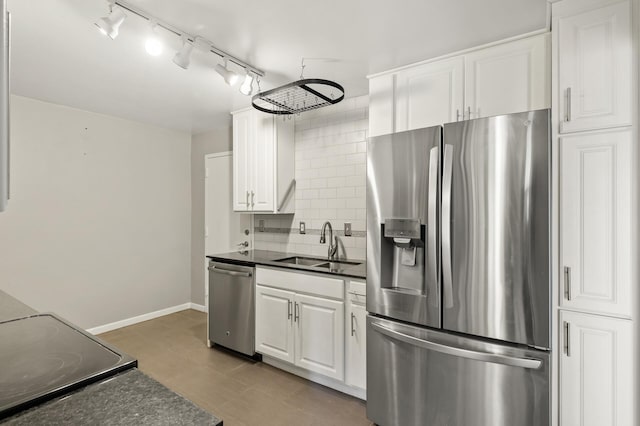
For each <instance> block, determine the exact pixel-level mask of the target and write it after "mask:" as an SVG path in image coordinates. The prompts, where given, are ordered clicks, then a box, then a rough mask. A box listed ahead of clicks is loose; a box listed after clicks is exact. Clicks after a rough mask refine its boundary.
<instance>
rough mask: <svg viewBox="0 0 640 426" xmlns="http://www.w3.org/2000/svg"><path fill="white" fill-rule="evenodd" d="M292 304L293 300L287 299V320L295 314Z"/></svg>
mask: <svg viewBox="0 0 640 426" xmlns="http://www.w3.org/2000/svg"><path fill="white" fill-rule="evenodd" d="M291 305H292V302H291V300H287V320H290V319H291V317H292V315H293V314H292V313H291Z"/></svg>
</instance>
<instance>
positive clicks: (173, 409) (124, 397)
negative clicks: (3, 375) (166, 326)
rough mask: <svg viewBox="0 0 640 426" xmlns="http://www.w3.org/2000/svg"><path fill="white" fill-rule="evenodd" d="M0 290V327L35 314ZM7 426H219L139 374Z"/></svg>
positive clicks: (22, 415) (91, 388)
mask: <svg viewBox="0 0 640 426" xmlns="http://www.w3.org/2000/svg"><path fill="white" fill-rule="evenodd" d="M37 313H38V312H37V311H36V310H35V309H32V308H31V307H29V306H27V305H25V304H24V303H22V302H20V301H19V300H17V299H16V298H14V297H12V296H10V295H8V294H7V293H5V292H4V291H2V290H0V322H1V321H8V320H11V319H14V318H24V317H27V316H30V315H34V314H37ZM0 424H3V425H4V424H8V425H51V424H65V425H80V424H99V425H102V424H109V425H178V424H189V425H222V420H220V419H218V418H216V417H215V416H213V415H211V414H209V413H207V412H206V411H204V410H202V409H200V408H198V407H197V406H195V405H194V404H193V403H192V402H190V401H189V400H187V399H185V398H183V397H182V396H180V395H178V394H176V393H175V392H173V391H171V390H170V389H168V388H166V387H165V386H164V385H162V384H160V383H158V382H157V381H155V380H153V379H151V378H149V377H148V376H146V375H144V374H143V373H142V372H141V371H139V370H138V369H137V368H133V369H130V370H126V371H124V372H122V373H120V374H118V375H116V376H112V377H109V378H107V379H104V380H102V381H99V382H96V383H92V384H90V385H88V386H85V387H83V388H80V389H78V390H76V391H74V392H72V393H69V394H66V395H64V396H61V397H58V398H55V399H52V400H50V401H48V402H45V403H42V404H39V405H36V406H34V407H33V408H30V409H28V410H25V411H22V412H19V413H17V414H15V415H13V416H11V417H8V418H5V419H2V420H0Z"/></svg>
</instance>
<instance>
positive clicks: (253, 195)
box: [251, 191, 256, 208]
mask: <svg viewBox="0 0 640 426" xmlns="http://www.w3.org/2000/svg"><path fill="white" fill-rule="evenodd" d="M255 195H256V194H255V193H254V192H253V191H251V208H253V206H254V205H255V203H254V202H253V199H254V197H255Z"/></svg>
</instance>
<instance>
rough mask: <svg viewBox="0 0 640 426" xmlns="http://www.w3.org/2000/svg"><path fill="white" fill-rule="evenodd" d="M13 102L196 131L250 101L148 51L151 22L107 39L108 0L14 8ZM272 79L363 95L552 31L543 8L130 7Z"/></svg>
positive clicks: (537, 2)
mask: <svg viewBox="0 0 640 426" xmlns="http://www.w3.org/2000/svg"><path fill="white" fill-rule="evenodd" d="M8 3H9V5H8V7H9V10H10V11H11V12H12V16H13V35H12V41H13V51H12V67H13V72H12V79H13V80H12V85H13V86H12V91H13V93H15V94H18V95H22V96H28V97H32V98H36V99H42V100H45V101H49V102H54V103H59V104H63V105H69V106H72V107H77V108H81V109H86V110H90V111H95V112H99V113H105V114H110V115H115V116H119V117H124V118H128V119H132V120H137V121H142V122H147V123H151V124H156V125H160V126H164V127H169V128H173V129H180V130H187V131H191V132H193V133H198V132H203V131H206V130H209V129H212V128H215V127H219V126H222V125H228V124H229V112H230V111H232V110H234V109H237V108H241V107H244V106H248V105H250V98H249V97H246V96H243V95H241V94H240V93H239V92H238V90H237V88H230V87H229V86H227V85H226V84H225V83H224V82H223V80H222V78H220V77H219V76H218V75H217V74H216V73H215V72H214V71H213V70H212V68H213V66H215V64H216V63H217V61H218V60H219V58H218V57H217V56H216V55H214V54H211V53H205V52H204V51H202V50H200V51H198V52H197V53H196V52H194V53H195V54H194V56H193V58H192V63H191V67H190V68H189V69H188V70H183V69H181V68H179V67H177V66H176V65H175V64H173V62H171V59H172V57H173V54H174V53H175V50H176V49H178V48H179V47H180V40H179V39H178V38H177V37H175V36H174V35H171V34H168V33H163V34H164V39H165V41H166V43H167V44H168V46H167V49H165V53H164V54H163V55H162V56H160V57H155V58H154V57H151V56H149V55H147V53H146V52H145V51H144V46H143V45H144V40H145V38H146V36H147V34H148V31H149V26H148V24H147V23H146V21H144V20H142V19H141V18H139V17H137V16H135V15H132V14H131V13H129V14H128V18H127V20H126V21H125V22H124V24H123V25H122V27H121V28H120V35H119V37H118V38H117V39H116V40H111V39H109V38H107V37H105V36H103V35H102V34H100V33H99V32H98V31H97V29H96V28H95V27H94V25H93V23H94V22H95V21H96V20H97V19H98V18H99V17H101V16H104V15H105V14H106V13H107V6H106V2H105V1H104V0H9V1H8ZM130 3H131V4H133V5H135V6H137V7H139V8H141V9H143V10H145V11H147V12H148V13H150V14H152V15H154V16H156V17H158V18H159V19H162V20H163V21H166V22H168V23H170V24H172V25H174V26H176V27H178V28H181V29H183V30H185V31H187V32H190V33H192V34H195V35H200V36H203V37H205V38H207V39H209V40H211V41H212V42H213V43H214V44H215V45H216V46H217V47H218V48H220V49H222V50H225V51H227V52H228V53H230V54H232V55H235V56H236V57H238V58H239V59H242V60H244V61H246V62H249V63H251V64H252V65H253V66H255V67H257V68H260V69H262V70H264V71H265V72H266V76H265V78H264V79H263V81H262V85H261V86H262V89H263V90H265V89H269V88H272V87H275V86H278V85H280V84H283V83H286V82H289V81H292V80H297V79H298V77H299V75H300V60H301V58H302V57H305V58H335V59H338V61H313V60H309V61H307V62H306V63H307V67H306V70H305V77H309V78H311V77H316V78H328V79H332V80H336V81H337V82H339V83H341V84H342V85H343V86H344V87H345V91H346V96H347V97H350V96H357V95H362V94H366V93H367V88H368V83H367V80H366V77H365V76H366V75H367V74H370V73H376V72H380V71H384V70H387V69H390V68H394V67H398V66H401V65H406V64H410V63H412V62H417V61H420V60H423V59H428V58H432V57H435V56H439V55H442V54H445V53H448V52H452V51H456V50H461V49H464V48H468V47H472V46H475V45H479V44H483V43H487V42H491V41H495V40H499V39H502V38H506V37H509V36H514V35H518V34H522V33H526V32H530V31H534V30H538V29H541V28H544V27H545V25H546V13H547V12H546V11H547V2H546V0H402V1H391V0H323V1H317V0H315V1H311V0H269V1H264V0H235V1H228V0H227V1H215V0H180V1H176V0H130Z"/></svg>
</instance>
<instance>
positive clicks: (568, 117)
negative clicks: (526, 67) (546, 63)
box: [555, 1, 633, 133]
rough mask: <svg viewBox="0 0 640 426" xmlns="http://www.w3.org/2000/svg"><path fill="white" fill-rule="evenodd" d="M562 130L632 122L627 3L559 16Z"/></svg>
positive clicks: (629, 35)
mask: <svg viewBox="0 0 640 426" xmlns="http://www.w3.org/2000/svg"><path fill="white" fill-rule="evenodd" d="M557 28H558V31H557V32H558V49H557V52H555V54H556V55H557V57H556V58H557V60H558V64H559V69H558V72H559V87H558V90H559V93H560V95H559V99H558V103H559V108H558V113H559V114H560V116H559V117H558V120H559V122H560V131H561V132H563V133H564V132H575V131H579V130H586V129H599V128H605V127H615V126H624V125H630V124H631V93H632V84H631V83H632V65H631V58H632V44H633V43H632V33H631V5H630V3H629V2H628V1H625V2H621V3H617V4H614V5H611V6H607V7H603V8H600V9H596V10H593V11H590V12H586V13H582V14H579V15H576V16H572V17H567V18H560V19H559V20H558V25H557Z"/></svg>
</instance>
